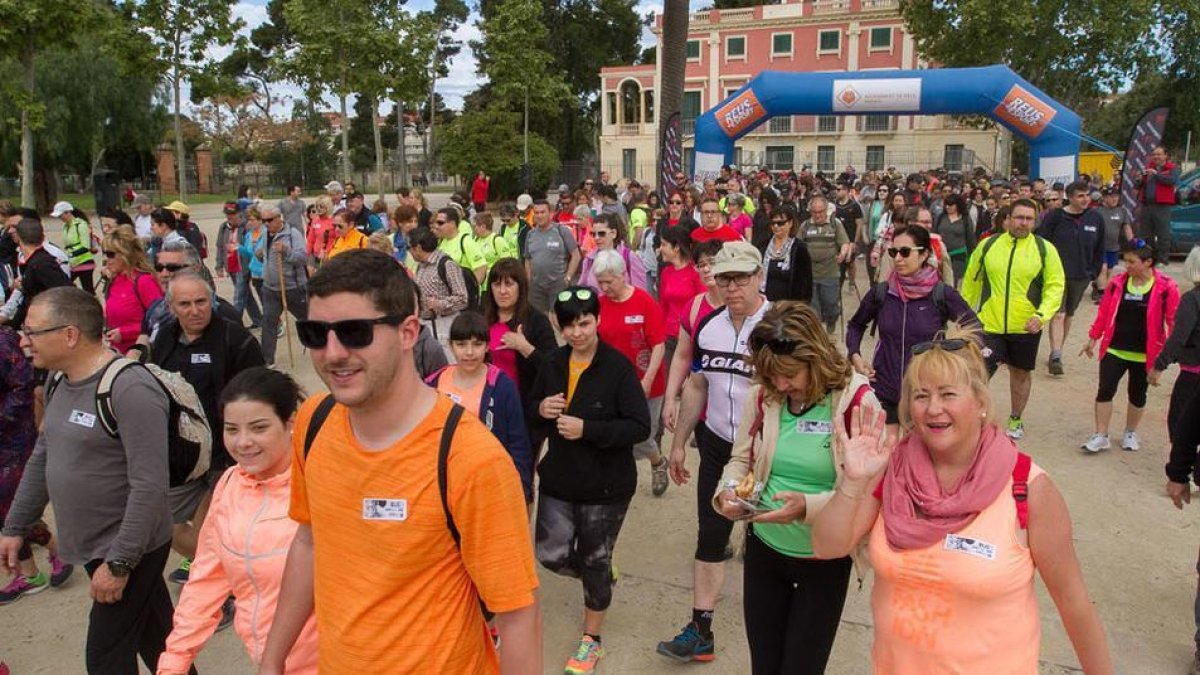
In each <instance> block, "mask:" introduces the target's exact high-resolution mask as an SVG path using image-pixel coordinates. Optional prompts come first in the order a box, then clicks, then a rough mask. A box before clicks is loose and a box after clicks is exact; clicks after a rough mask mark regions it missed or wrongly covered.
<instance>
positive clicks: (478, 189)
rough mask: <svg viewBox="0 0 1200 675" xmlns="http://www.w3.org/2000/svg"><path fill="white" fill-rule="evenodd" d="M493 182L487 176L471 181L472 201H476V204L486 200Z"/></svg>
mask: <svg viewBox="0 0 1200 675" xmlns="http://www.w3.org/2000/svg"><path fill="white" fill-rule="evenodd" d="M491 182H492V181H490V180H487V179H485V178H476V179H475V181H474V182H473V183H471V201H473V202H475V203H476V204H482V203H483V202H486V201H487V196H488V187H490V186H491Z"/></svg>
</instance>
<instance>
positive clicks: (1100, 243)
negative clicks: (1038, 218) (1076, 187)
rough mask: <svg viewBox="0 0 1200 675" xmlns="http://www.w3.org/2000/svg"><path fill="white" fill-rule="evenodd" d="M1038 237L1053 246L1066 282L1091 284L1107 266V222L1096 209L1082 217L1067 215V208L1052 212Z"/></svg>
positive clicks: (1090, 210)
mask: <svg viewBox="0 0 1200 675" xmlns="http://www.w3.org/2000/svg"><path fill="white" fill-rule="evenodd" d="M1037 234H1039V235H1041V237H1042V238H1043V239H1045V240H1046V241H1048V242H1050V243H1051V244H1054V248H1055V249H1057V250H1058V257H1059V258H1061V259H1062V265H1063V272H1064V273H1066V277H1067V279H1071V280H1074V281H1084V280H1087V281H1090V280H1092V279H1095V278H1096V275H1098V274H1100V268H1101V267H1103V266H1104V218H1103V217H1102V216H1101V215H1100V213H1099V212H1098V211H1096V209H1088V210H1086V211H1084V212H1083V213H1079V214H1071V213H1067V210H1066V209H1065V208H1057V209H1051V210H1050V211H1049V212H1047V213H1046V218H1045V220H1043V221H1042V224H1041V225H1039V226H1038V228H1037Z"/></svg>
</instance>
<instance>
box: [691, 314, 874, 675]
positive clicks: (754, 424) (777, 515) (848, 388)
mask: <svg viewBox="0 0 1200 675" xmlns="http://www.w3.org/2000/svg"><path fill="white" fill-rule="evenodd" d="M750 349H751V358H752V359H753V364H754V379H755V382H756V385H755V386H754V387H753V388H751V390H750V393H749V395H748V396H747V397H746V409H745V410H744V411H743V413H742V416H741V420H742V422H741V424H740V425H739V428H738V433H737V436H736V438H735V439H734V444H733V451H732V455H731V457H730V461H729V463H728V464H727V465H726V467H725V472H724V474H723V476H722V480H721V483H720V487H718V490H717V494H716V495H714V497H713V506H714V508H716V509H717V510H718V511H720V512H721V513H722V514H723V515H725V517H727V518H730V519H731V520H740V519H748V520H749V521H750V525H749V527H747V533H746V563H745V565H746V569H745V574H744V582H743V584H744V587H743V601H744V614H745V625H746V637H747V642H748V643H749V645H750V663H751V672H752V673H754V675H767V674H769V675H777V674H782V673H787V674H788V675H792V674H795V673H823V672H825V665H826V662H827V661H828V660H829V653H830V650H831V649H832V648H833V640H834V637H835V636H836V635H837V627H838V622H839V620H840V619H841V615H842V605H843V604H844V603H845V600H846V587H847V582H848V581H849V577H850V569H851V559H850V558H848V557H847V558H840V559H837V560H821V559H818V558H816V557H815V556H814V555H813V549H812V541H811V535H812V526H811V523H812V519H813V518H814V517H815V516H816V514H817V512H819V511H820V509H821V507H822V506H824V504H825V503H826V502H827V501H828V500H829V499H830V498H831V497H832V496H833V490H834V487H835V486H836V485H837V482H838V480H839V478H840V468H839V466H840V450H839V448H838V447H837V444H836V436H835V434H834V433H833V431H834V420H835V416H837V415H843V416H845V415H847V414H848V413H849V411H850V410H851V409H852V408H853V407H855V406H866V407H868V408H874V409H876V410H878V409H879V402H878V400H876V398H875V394H874V392H872V390H871V386H870V384H869V383H868V381H867V379H866V378H865V377H863V376H862V375H859V374H858V373H856V372H854V370H853V368H851V366H850V363H849V361H848V360H847V359H846V357H845V356H843V355H842V354H840V353H839V352H838V350H837V348H836V347H835V346H834V345H833V343H832V342H831V341H830V339H829V335H828V333H826V331H825V328H824V327H823V326H822V324H821V320H820V318H819V317H818V316H817V314H816V312H815V311H813V309H812V308H811V307H809V306H808V305H807V304H804V303H800V302H778V303H774V304H772V306H771V308H770V309H769V310H768V311H767V313H766V314H764V315H763V318H762V320H761V321H760V322H759V323H758V325H757V326H756V327H755V328H754V331H753V332H752V333H751V334H750Z"/></svg>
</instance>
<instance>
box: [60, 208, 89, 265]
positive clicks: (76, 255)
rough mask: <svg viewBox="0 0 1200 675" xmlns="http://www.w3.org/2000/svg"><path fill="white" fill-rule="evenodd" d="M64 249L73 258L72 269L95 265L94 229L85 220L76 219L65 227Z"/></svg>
mask: <svg viewBox="0 0 1200 675" xmlns="http://www.w3.org/2000/svg"><path fill="white" fill-rule="evenodd" d="M63 249H64V250H65V251H66V252H67V255H69V256H71V269H75V268H76V267H82V266H85V265H88V264H89V263H94V262H95V260H96V257H95V256H94V255H92V227H91V226H90V225H88V222H87V221H86V220H84V219H83V218H75V219H74V220H72V221H71V222H70V223H68V224H66V225H65V226H63Z"/></svg>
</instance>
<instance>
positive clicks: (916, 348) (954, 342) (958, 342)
mask: <svg viewBox="0 0 1200 675" xmlns="http://www.w3.org/2000/svg"><path fill="white" fill-rule="evenodd" d="M966 346H967V341H966V340H964V339H962V338H950V339H938V340H930V341H929V342H919V343H917V344H915V345H913V348H912V353H913V356H918V355H920V354H924V353H925V352H927V351H929V350H930V349H933V348H935V347H936V348H938V349H942V350H945V351H948V352H956V351H958V350H960V349H962V348H963V347H966Z"/></svg>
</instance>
